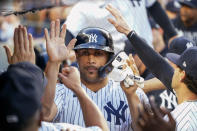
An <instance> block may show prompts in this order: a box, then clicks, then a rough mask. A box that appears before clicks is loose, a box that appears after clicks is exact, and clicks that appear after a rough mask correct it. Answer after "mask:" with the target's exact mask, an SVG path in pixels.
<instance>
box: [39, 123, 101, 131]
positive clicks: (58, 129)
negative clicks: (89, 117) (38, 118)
mask: <svg viewBox="0 0 197 131" xmlns="http://www.w3.org/2000/svg"><path fill="white" fill-rule="evenodd" d="M62 130H69V131H70V130H71V131H102V130H101V129H100V128H99V127H97V126H92V127H87V128H84V127H81V126H78V125H72V124H68V123H49V122H42V123H41V127H40V128H39V131H62Z"/></svg>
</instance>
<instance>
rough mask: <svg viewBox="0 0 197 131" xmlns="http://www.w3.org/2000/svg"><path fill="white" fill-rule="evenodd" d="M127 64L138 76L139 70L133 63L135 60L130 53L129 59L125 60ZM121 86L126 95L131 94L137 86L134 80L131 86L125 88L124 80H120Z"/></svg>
mask: <svg viewBox="0 0 197 131" xmlns="http://www.w3.org/2000/svg"><path fill="white" fill-rule="evenodd" d="M127 64H128V66H129V67H130V68H131V70H132V71H133V74H134V75H135V76H139V71H138V69H137V66H136V64H135V61H134V59H133V56H132V54H130V55H129V60H127ZM121 87H122V89H123V91H124V92H125V93H126V94H127V95H132V94H134V93H135V92H136V90H137V88H138V86H137V84H136V83H135V82H134V85H133V86H130V87H129V88H126V87H125V86H124V81H122V82H121Z"/></svg>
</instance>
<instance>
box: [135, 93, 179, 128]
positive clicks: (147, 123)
mask: <svg viewBox="0 0 197 131" xmlns="http://www.w3.org/2000/svg"><path fill="white" fill-rule="evenodd" d="M150 104H151V108H152V113H150V111H149V110H147V109H146V108H144V106H143V105H141V106H139V117H138V120H137V124H138V126H139V127H140V128H141V129H142V131H158V129H159V130H161V131H175V128H176V122H175V120H174V119H173V117H172V115H171V114H170V112H167V111H165V110H159V109H158V108H157V107H156V105H155V102H154V98H153V97H152V98H151V99H150ZM161 112H162V113H164V114H166V115H167V116H168V117H169V121H165V120H164V119H163V116H162V113H161Z"/></svg>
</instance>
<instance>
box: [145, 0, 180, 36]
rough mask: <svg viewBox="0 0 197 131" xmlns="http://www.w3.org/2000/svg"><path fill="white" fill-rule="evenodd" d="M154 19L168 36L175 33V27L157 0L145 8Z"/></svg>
mask: <svg viewBox="0 0 197 131" xmlns="http://www.w3.org/2000/svg"><path fill="white" fill-rule="evenodd" d="M147 9H148V11H149V13H150V14H151V16H152V17H153V18H154V20H155V21H156V22H157V23H158V24H159V25H160V26H161V28H162V29H163V30H164V33H165V34H167V37H168V38H172V37H174V36H176V35H177V32H176V31H175V28H174V26H173V24H172V22H171V21H170V19H169V18H168V16H167V15H166V13H165V11H164V9H163V8H162V7H161V5H160V4H159V2H158V1H156V2H155V3H154V4H153V5H152V6H151V7H148V8H147Z"/></svg>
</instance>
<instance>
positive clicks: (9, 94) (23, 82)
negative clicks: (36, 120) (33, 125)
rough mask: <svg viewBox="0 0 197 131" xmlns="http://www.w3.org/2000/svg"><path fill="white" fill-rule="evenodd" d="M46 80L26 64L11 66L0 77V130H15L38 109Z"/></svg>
mask: <svg viewBox="0 0 197 131" xmlns="http://www.w3.org/2000/svg"><path fill="white" fill-rule="evenodd" d="M46 84H47V80H46V78H45V76H44V74H43V72H42V70H41V69H40V68H39V67H37V66H36V65H33V64H31V63H28V62H21V63H17V64H12V65H10V66H9V67H8V69H7V71H5V72H3V73H2V74H1V75H0V85H1V87H0V103H1V108H0V130H3V129H17V128H20V127H21V125H24V123H25V122H26V121H28V120H29V119H30V118H31V117H32V116H33V115H34V114H35V113H36V111H38V110H39V109H41V97H42V94H43V91H44V88H45V86H46Z"/></svg>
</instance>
